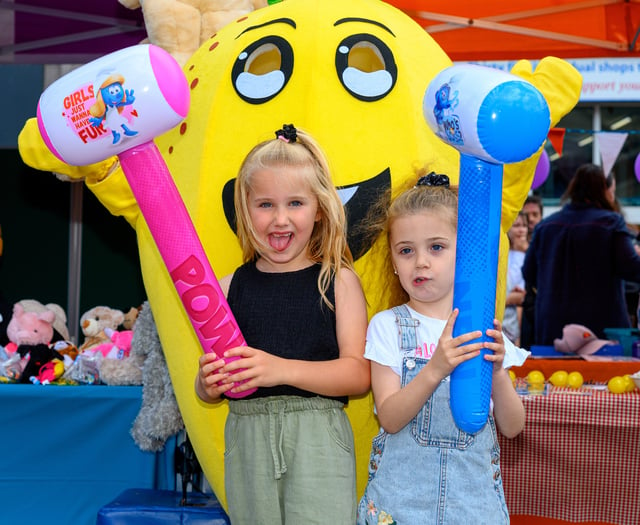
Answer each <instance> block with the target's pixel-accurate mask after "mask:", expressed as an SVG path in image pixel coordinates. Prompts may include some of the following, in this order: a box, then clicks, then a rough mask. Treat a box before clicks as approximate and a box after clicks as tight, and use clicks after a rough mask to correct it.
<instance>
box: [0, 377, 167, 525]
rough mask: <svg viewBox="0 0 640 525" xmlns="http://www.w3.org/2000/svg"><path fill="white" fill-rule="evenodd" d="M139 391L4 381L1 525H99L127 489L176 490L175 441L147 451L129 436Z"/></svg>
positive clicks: (1, 402)
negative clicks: (105, 508)
mask: <svg viewBox="0 0 640 525" xmlns="http://www.w3.org/2000/svg"><path fill="white" fill-rule="evenodd" d="M141 403H142V387H136V386H101V385H90V386H56V385H47V386H41V385H31V384H29V385H20V384H0V408H1V410H2V416H3V417H2V423H1V425H0V428H1V429H2V430H1V432H2V437H3V439H2V443H3V446H2V452H0V494H2V502H3V505H2V512H1V513H0V522H1V523H6V524H16V525H17V524H20V525H31V524H33V525H36V524H38V525H41V524H43V523H46V524H47V525H57V524H59V525H71V524H73V525H94V524H95V523H96V516H97V513H98V511H99V509H100V508H101V507H102V506H103V505H105V504H107V503H108V502H109V501H111V500H113V499H114V498H115V497H116V496H118V494H120V493H121V492H122V491H123V490H125V489H128V488H132V487H135V488H150V489H168V490H175V488H176V487H175V471H174V466H173V460H174V452H175V438H171V439H170V440H168V441H167V443H166V444H165V448H164V450H163V451H162V452H159V453H153V452H143V451H141V450H140V449H139V448H138V446H137V445H136V444H135V442H134V441H133V438H132V437H131V436H130V434H129V430H130V428H131V425H132V423H133V421H134V419H135V417H136V416H137V414H138V412H139V410H140V406H141Z"/></svg>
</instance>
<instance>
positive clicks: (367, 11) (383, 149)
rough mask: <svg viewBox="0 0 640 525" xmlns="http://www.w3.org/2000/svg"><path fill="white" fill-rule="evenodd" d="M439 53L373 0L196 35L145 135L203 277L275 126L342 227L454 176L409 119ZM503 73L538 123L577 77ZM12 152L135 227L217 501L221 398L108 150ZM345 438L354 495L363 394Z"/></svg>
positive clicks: (359, 265)
mask: <svg viewBox="0 0 640 525" xmlns="http://www.w3.org/2000/svg"><path fill="white" fill-rule="evenodd" d="M450 65H451V60H450V59H449V58H448V57H447V55H446V54H445V53H444V51H443V50H442V49H441V48H440V47H439V46H438V45H437V44H436V43H435V41H434V40H433V39H432V38H431V37H430V36H429V35H428V34H427V33H426V32H425V31H424V30H423V29H422V28H421V27H420V26H418V24H416V23H415V22H414V21H413V20H412V19H411V18H410V17H408V16H407V15H405V14H404V13H403V12H401V11H399V10H398V9H396V8H394V7H392V6H390V5H389V4H386V3H384V2H382V1H379V0H285V1H283V2H281V3H277V4H274V5H271V6H268V7H265V8H262V9H258V10H256V11H253V12H252V13H250V14H249V15H247V16H246V17H244V18H241V19H239V20H237V21H235V22H231V23H229V24H228V25H226V26H225V27H224V28H223V29H222V30H220V31H219V32H218V34H216V35H214V36H213V37H212V38H211V39H209V40H208V41H207V42H205V43H204V44H203V45H202V46H201V47H200V48H199V49H198V51H196V52H195V53H194V54H193V56H192V57H191V58H190V59H189V60H188V61H187V63H186V64H185V66H184V68H183V70H184V72H185V75H186V77H187V81H188V83H189V86H190V90H191V107H190V110H189V113H188V115H187V117H186V118H185V119H184V122H183V123H182V124H181V125H180V126H178V127H176V128H174V129H173V130H171V131H169V132H167V133H165V134H164V135H162V136H160V137H158V138H157V139H156V141H155V142H156V145H157V146H158V148H159V150H160V152H161V153H162V156H163V158H164V160H165V161H166V164H167V166H168V167H169V169H170V171H171V174H172V176H173V178H174V179H175V183H176V185H177V188H178V190H179V192H180V194H181V196H182V199H183V200H184V202H185V204H186V207H187V209H188V210H189V213H190V215H191V219H192V221H193V223H194V225H195V228H196V230H197V232H198V235H199V236H200V239H201V242H202V244H203V246H204V249H205V251H206V254H207V256H208V258H209V260H210V261H211V264H212V267H213V269H214V271H215V273H216V274H217V275H218V276H219V277H221V276H224V275H227V274H229V273H231V272H233V271H234V269H235V268H236V267H237V266H238V265H239V264H240V263H241V251H240V248H239V246H238V242H237V239H236V237H235V234H234V231H233V229H232V227H231V226H230V224H232V222H233V215H232V213H233V211H232V208H233V206H232V195H231V194H232V191H231V189H232V187H233V186H232V185H233V180H234V177H235V176H236V174H237V171H238V168H239V166H240V163H241V161H242V159H243V158H244V157H245V155H246V154H247V153H248V152H249V150H250V149H251V148H252V147H253V146H254V145H255V144H257V143H258V142H260V141H263V140H265V139H270V138H273V136H274V131H275V130H277V129H279V128H280V127H282V125H283V123H290V122H291V123H294V124H295V125H296V126H297V127H300V128H302V129H305V130H306V131H308V132H310V133H311V134H312V135H313V136H314V137H315V138H316V139H317V140H318V141H319V143H320V144H321V145H322V146H323V148H324V150H325V151H326V153H327V155H328V157H329V159H330V161H331V164H332V166H331V167H332V169H333V174H334V177H335V185H336V186H337V187H338V188H339V189H341V190H344V191H343V193H344V194H345V195H348V196H349V198H348V199H347V198H345V206H346V210H347V215H348V219H349V224H350V228H352V231H353V232H355V231H357V228H356V227H357V225H358V223H360V222H361V221H363V220H364V219H365V217H366V213H367V207H368V206H369V205H370V204H371V202H372V200H373V198H374V196H376V195H378V194H379V192H380V191H383V190H385V189H388V188H389V187H391V188H393V187H397V186H400V185H401V183H402V182H403V181H405V180H406V179H407V178H409V177H413V176H414V174H415V169H416V168H418V167H421V166H428V167H429V168H430V169H434V170H436V171H439V172H442V173H448V174H450V175H451V176H452V179H453V181H454V182H455V180H456V177H457V173H458V164H459V154H458V153H457V152H456V151H455V150H454V149H452V148H451V147H450V146H448V145H446V144H444V143H443V142H442V141H441V140H440V139H438V138H437V137H436V136H435V135H434V133H432V132H431V131H430V130H429V128H428V126H427V124H426V122H425V120H424V118H423V114H422V99H423V96H424V93H425V90H426V88H427V86H428V84H429V82H430V81H431V80H432V79H433V78H434V77H435V76H436V75H437V73H438V72H440V71H441V70H443V69H444V68H446V67H448V66H450ZM513 72H514V73H516V74H518V75H520V76H521V77H523V78H525V79H526V80H529V81H530V82H532V83H533V84H534V85H535V86H536V87H537V88H538V89H539V90H540V91H541V92H542V93H543V95H544V96H545V99H546V100H547V102H548V105H549V108H550V110H551V124H552V125H554V124H555V123H557V122H558V120H559V119H560V118H561V117H562V116H564V115H565V114H567V113H568V112H569V111H570V110H571V109H572V108H573V107H574V105H575V104H576V103H577V101H578V97H579V93H580V87H581V77H580V75H579V74H578V72H577V71H576V70H575V69H574V68H573V67H572V66H570V65H569V64H568V63H567V62H564V61H562V60H559V59H555V58H548V59H545V60H543V61H541V62H540V64H539V65H538V67H537V68H536V70H535V71H532V69H531V65H530V64H529V63H528V62H524V61H522V62H519V63H518V64H517V65H516V66H515V68H514V71H513ZM514 140H517V137H514ZM19 149H20V153H21V155H22V158H23V160H24V161H25V163H26V164H28V165H30V166H32V167H34V168H37V169H40V170H48V171H53V172H56V173H63V174H65V175H67V176H69V177H71V178H76V179H77V178H84V180H85V182H86V184H87V185H88V187H89V188H90V189H91V190H92V191H93V192H94V193H95V195H96V196H97V197H98V198H99V199H100V201H101V202H102V203H103V205H104V206H105V207H106V208H107V209H108V210H109V211H110V212H111V213H112V214H114V215H121V216H123V217H125V218H126V220H127V221H128V222H129V223H130V224H131V226H132V227H133V228H135V230H136V233H137V239H138V246H139V251H140V260H141V265H142V274H143V278H144V282H145V286H146V290H147V293H148V297H149V302H150V304H151V308H152V311H153V315H154V318H155V319H156V322H157V326H158V331H159V335H160V339H161V342H162V346H163V349H164V352H165V355H166V360H167V363H168V367H169V371H170V374H171V379H172V382H173V387H174V390H175V394H176V398H177V401H178V405H179V407H180V411H181V413H182V417H183V419H184V422H185V425H186V429H187V431H188V433H189V436H190V439H191V441H192V443H193V447H194V449H195V452H196V454H197V457H198V459H199V461H200V463H201V465H202V467H203V470H204V473H205V475H206V477H207V479H208V480H209V482H210V483H211V485H212V488H213V489H214V491H215V493H216V495H217V497H218V499H219V500H220V501H221V502H222V504H223V505H224V506H225V507H226V497H225V493H224V481H223V479H224V471H223V454H224V440H223V427H224V421H225V418H226V415H227V404H226V402H223V403H221V404H219V405H217V406H209V405H206V404H204V403H202V402H201V401H199V399H198V398H197V396H196V394H195V392H194V386H193V385H194V378H195V375H196V372H197V368H198V357H199V356H200V355H201V352H202V349H201V347H200V345H199V342H198V339H197V337H196V335H195V333H194V330H193V328H192V326H191V324H190V321H189V319H188V317H187V315H186V313H185V311H184V308H183V306H182V303H181V301H180V299H179V297H178V295H177V293H176V291H175V288H174V285H173V282H172V280H171V278H170V276H169V274H168V272H167V269H166V267H165V266H164V264H163V260H162V258H161V257H160V255H159V253H158V251H157V249H156V246H155V244H154V241H153V239H152V237H151V234H150V232H149V229H148V227H147V225H146V223H145V220H144V218H143V217H142V216H141V213H140V210H139V207H138V206H137V203H136V201H135V199H134V197H133V195H132V193H131V190H130V188H129V186H128V184H127V182H126V179H125V177H124V174H123V173H122V170H121V169H120V168H119V166H118V163H117V159H116V158H111V159H108V160H106V161H104V162H100V163H97V164H93V165H90V166H85V167H72V166H68V165H65V164H64V163H62V162H61V161H60V160H58V159H57V158H56V157H54V156H53V155H52V154H51V153H50V152H49V151H48V150H47V148H46V146H45V144H44V142H43V140H42V138H41V136H40V133H39V131H38V127H37V123H36V121H35V119H30V120H29V121H27V123H26V124H25V127H24V129H23V130H22V132H21V134H20V137H19ZM539 154H540V151H539V152H538V154H536V155H534V156H533V157H531V158H530V159H527V160H526V161H524V162H521V163H518V164H514V165H508V166H505V170H504V181H503V200H502V203H503V208H502V217H501V226H502V240H501V258H500V271H499V272H498V275H499V276H500V277H499V278H498V291H497V300H496V310H497V316H498V317H499V318H502V313H503V309H504V294H505V289H504V288H505V283H504V273H505V269H506V253H507V247H508V243H507V242H506V234H505V233H504V232H506V231H507V230H508V228H509V227H510V225H511V223H512V222H513V220H514V218H515V216H516V214H517V212H518V211H519V209H520V208H521V206H522V203H523V202H524V199H525V198H526V195H527V193H528V190H529V188H530V186H531V182H532V180H533V175H534V170H535V166H536V162H537V159H538V157H539ZM350 245H351V247H352V251H353V252H354V254H355V255H356V256H358V260H357V261H356V269H359V270H361V269H363V268H364V265H365V264H369V263H370V264H371V266H373V267H375V265H376V261H375V260H374V261H367V257H368V256H369V255H370V253H371V252H370V251H369V250H368V247H367V246H366V245H363V244H362V241H361V240H360V239H358V236H357V235H355V234H350ZM363 285H364V288H365V293H366V294H367V297H368V299H369V304H370V306H371V309H372V312H371V313H373V311H374V310H378V309H379V308H380V307H386V305H385V304H384V294H383V291H381V290H378V289H377V282H376V280H375V277H372V276H371V275H370V274H369V273H368V272H367V273H363ZM347 413H348V414H349V417H350V420H351V422H352V425H353V428H354V434H355V436H356V460H357V465H358V479H357V483H358V494H359V495H360V494H362V492H363V491H364V486H365V484H366V481H367V463H368V456H369V449H370V444H371V438H372V437H373V436H374V435H375V433H376V432H377V430H378V425H377V422H376V420H375V417H374V415H373V401H372V398H371V396H370V395H367V396H362V397H360V398H352V399H351V400H350V402H349V406H348V408H347Z"/></svg>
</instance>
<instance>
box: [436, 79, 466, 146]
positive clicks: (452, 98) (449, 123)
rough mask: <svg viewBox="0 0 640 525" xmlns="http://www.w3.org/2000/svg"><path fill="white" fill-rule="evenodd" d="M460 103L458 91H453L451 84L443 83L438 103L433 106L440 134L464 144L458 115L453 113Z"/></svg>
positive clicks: (455, 142)
mask: <svg viewBox="0 0 640 525" xmlns="http://www.w3.org/2000/svg"><path fill="white" fill-rule="evenodd" d="M457 105H458V92H457V91H454V92H453V93H451V86H450V85H449V84H443V85H442V86H441V87H440V88H439V89H438V91H437V92H436V104H435V106H434V108H433V116H434V117H435V119H436V122H437V123H438V129H439V131H438V134H439V135H440V134H441V133H442V134H443V138H444V139H445V140H447V141H448V142H452V143H454V144H462V143H463V140H462V132H461V131H460V125H459V120H458V116H457V115H455V114H454V113H453V110H454V108H455V107H456V106H457Z"/></svg>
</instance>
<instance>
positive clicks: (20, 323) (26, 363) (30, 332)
mask: <svg viewBox="0 0 640 525" xmlns="http://www.w3.org/2000/svg"><path fill="white" fill-rule="evenodd" d="M55 319H56V314H55V313H54V312H53V311H52V310H46V311H44V312H40V313H36V312H26V311H25V310H24V308H23V307H22V306H21V305H20V304H19V303H16V304H15V305H14V306H13V315H12V317H11V320H10V321H9V326H8V327H7V336H8V337H9V340H10V341H11V342H12V343H14V344H15V345H16V351H15V354H14V359H13V363H12V364H11V365H5V366H4V369H5V371H7V372H8V376H9V377H12V378H13V379H17V380H18V381H19V382H20V383H29V382H31V381H33V379H32V378H36V379H38V376H39V374H40V373H41V371H44V370H43V367H45V365H47V363H49V362H51V361H53V360H54V359H58V360H60V361H62V360H63V358H62V355H60V354H59V353H58V352H57V351H56V350H54V349H53V348H52V347H51V346H50V344H49V343H51V339H52V337H53V323H54V321H55ZM58 370H59V369H58ZM48 377H50V376H48ZM58 377H59V376H58Z"/></svg>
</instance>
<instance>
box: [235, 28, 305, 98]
mask: <svg viewBox="0 0 640 525" xmlns="http://www.w3.org/2000/svg"><path fill="white" fill-rule="evenodd" d="M292 71H293V49H292V48H291V46H290V45H289V43H288V42H287V41H286V40H284V39H283V38H280V37H278V36H267V37H264V38H261V39H260V40H258V41H257V42H254V43H253V44H251V45H250V46H248V47H246V48H245V49H244V51H242V53H240V55H239V56H238V58H237V59H236V61H235V63H234V64H233V69H232V71H231V82H232V84H233V87H234V88H235V90H236V93H238V95H239V96H240V98H241V99H242V100H244V101H245V102H249V103H250V104H263V103H264V102H267V101H268V100H271V99H272V98H273V97H275V96H276V95H277V94H278V93H280V91H282V90H283V89H284V86H286V85H287V82H289V79H290V78H291V73H292Z"/></svg>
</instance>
